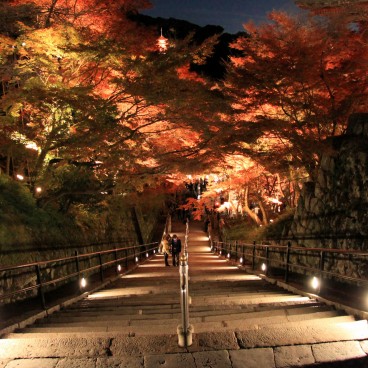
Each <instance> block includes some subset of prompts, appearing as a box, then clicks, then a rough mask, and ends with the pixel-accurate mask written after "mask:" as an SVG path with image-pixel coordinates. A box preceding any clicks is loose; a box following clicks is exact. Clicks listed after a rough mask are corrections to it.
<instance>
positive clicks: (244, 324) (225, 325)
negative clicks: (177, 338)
mask: <svg viewBox="0 0 368 368" xmlns="http://www.w3.org/2000/svg"><path fill="white" fill-rule="evenodd" d="M353 321H354V319H353V318H352V317H350V316H340V317H331V316H327V315H326V316H316V318H314V319H310V320H303V321H295V322H290V321H288V320H287V319H286V318H284V317H282V316H278V317H276V316H273V317H270V318H264V319H263V320H262V319H258V318H250V319H247V320H243V319H239V320H237V321H235V320H223V321H196V320H195V319H193V320H191V321H190V322H191V323H192V324H193V326H194V332H195V333H203V332H212V333H219V332H223V331H246V330H254V329H259V328H262V327H272V328H276V329H277V328H280V329H283V328H284V327H285V326H288V327H290V328H291V327H293V326H295V327H298V328H299V327H304V328H306V327H308V328H310V327H312V326H317V327H318V326H321V325H323V326H324V327H325V328H329V327H330V326H337V325H339V324H342V323H348V322H353ZM179 324H180V319H176V320H175V319H172V320H164V321H148V320H142V321H137V320H136V321H122V322H115V323H112V322H111V321H110V322H103V321H99V322H97V323H92V322H84V323H81V322H75V323H69V324H64V325H60V324H45V325H41V326H36V325H34V326H33V327H29V328H25V329H21V330H19V331H18V332H20V333H25V332H27V333H32V334H33V333H39V334H41V333H64V334H66V333H72V334H73V333H81V332H88V333H89V332H95V333H96V334H98V333H99V332H119V333H122V334H128V335H162V334H164V335H165V334H168V333H169V334H170V333H175V331H176V328H177V326H178V325H179ZM149 327H152V328H149Z"/></svg>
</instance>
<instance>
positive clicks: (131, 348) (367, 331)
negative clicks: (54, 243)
mask: <svg viewBox="0 0 368 368" xmlns="http://www.w3.org/2000/svg"><path fill="white" fill-rule="evenodd" d="M175 231H176V233H177V234H178V235H179V237H182V238H183V237H184V236H183V231H184V228H183V226H182V225H180V224H176V228H175ZM204 235H205V234H204V233H203V232H202V231H201V230H200V229H199V226H196V224H192V225H191V231H190V236H189V275H190V281H189V294H190V296H191V305H190V323H191V324H192V325H193V326H194V334H193V345H192V346H190V347H188V348H180V347H178V337H177V333H176V329H177V326H178V325H179V324H180V321H181V314H180V296H179V292H180V291H179V268H178V267H173V266H171V267H165V266H164V260H163V256H162V255H157V256H156V257H154V258H153V259H151V260H149V261H147V262H145V263H144V264H142V265H140V266H139V267H138V268H137V269H136V270H134V271H133V272H130V273H128V274H126V275H124V276H122V277H121V278H119V279H118V280H117V281H115V282H114V283H112V284H111V285H109V287H108V288H105V289H103V290H100V291H97V292H94V293H92V294H90V295H88V296H87V297H85V298H84V299H82V300H80V301H79V302H77V303H75V304H72V305H71V306H69V307H66V308H62V309H61V310H60V311H58V312H56V313H53V314H50V315H49V316H48V317H47V318H44V319H40V320H37V321H36V322H35V323H34V324H32V325H29V326H27V327H25V328H22V329H19V330H16V331H14V332H13V333H9V334H7V335H6V336H4V337H3V339H1V340H0V368H3V367H4V368H13V367H40V368H42V367H45V368H48V367H57V368H60V367H82V366H83V367H84V368H89V367H94V368H96V367H147V368H148V367H149V368H151V367H168V368H177V367H178V368H181V367H183V368H192V367H193V368H194V367H197V368H202V367H213V368H222V367H224V368H227V367H229V368H240V367H257V368H267V367H294V366H327V365H326V364H328V366H332V365H331V364H334V365H333V366H340V365H341V364H342V365H341V367H349V366H351V367H367V366H368V360H367V355H366V354H367V353H368V328H367V321H366V320H356V319H355V318H354V317H353V316H351V315H347V314H345V313H344V312H341V311H338V310H335V309H334V308H333V307H331V306H327V305H326V304H323V303H321V302H319V301H317V300H315V299H311V298H309V297H307V296H303V295H297V294H293V293H291V292H288V291H285V290H284V289H281V288H279V287H277V286H275V285H272V284H270V283H267V282H266V281H265V280H263V279H261V278H260V277H258V276H256V275H251V274H247V273H245V272H244V271H243V270H240V269H239V268H238V267H236V266H234V265H231V264H230V263H229V262H228V261H226V260H224V259H219V258H218V257H217V256H215V255H213V254H211V253H210V252H209V247H208V242H207V239H206V237H205V236H204ZM349 364H350V365H349Z"/></svg>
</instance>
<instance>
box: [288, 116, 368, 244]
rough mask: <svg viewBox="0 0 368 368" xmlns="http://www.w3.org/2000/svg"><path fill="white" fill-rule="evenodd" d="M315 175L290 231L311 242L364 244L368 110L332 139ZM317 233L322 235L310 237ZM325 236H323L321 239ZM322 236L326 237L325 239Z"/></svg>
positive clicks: (367, 225) (367, 228)
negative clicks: (367, 112)
mask: <svg viewBox="0 0 368 368" xmlns="http://www.w3.org/2000/svg"><path fill="white" fill-rule="evenodd" d="M331 148H332V149H331V151H330V152H329V153H327V154H325V155H324V156H323V158H322V162H321V167H320V170H319V172H318V177H317V181H316V182H315V183H312V182H309V183H306V184H305V187H304V191H303V193H302V195H301V197H300V200H299V203H298V207H297V210H296V213H295V216H294V221H293V224H292V226H291V230H290V236H292V237H295V238H298V239H300V238H302V239H303V238H304V240H303V241H302V242H301V243H303V244H304V245H308V246H319V245H322V246H324V247H328V248H342V249H364V248H365V243H364V238H365V237H367V236H368V211H367V210H368V114H355V115H352V116H351V117H350V119H349V124H348V128H347V131H346V134H344V135H342V136H339V137H335V138H333V139H332V141H331ZM314 237H318V238H321V237H322V239H319V240H318V241H315V240H313V239H308V238H314ZM323 238H324V239H323ZM321 242H322V243H321Z"/></svg>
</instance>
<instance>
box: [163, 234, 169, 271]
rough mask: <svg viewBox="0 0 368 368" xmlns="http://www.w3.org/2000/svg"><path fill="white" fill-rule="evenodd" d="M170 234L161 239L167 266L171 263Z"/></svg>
mask: <svg viewBox="0 0 368 368" xmlns="http://www.w3.org/2000/svg"><path fill="white" fill-rule="evenodd" d="M169 240H170V235H167V236H166V237H164V238H163V239H162V240H161V249H162V252H163V253H164V259H165V266H166V267H168V266H170V265H169V254H170V242H169Z"/></svg>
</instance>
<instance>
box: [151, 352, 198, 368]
mask: <svg viewBox="0 0 368 368" xmlns="http://www.w3.org/2000/svg"><path fill="white" fill-rule="evenodd" d="M172 367H175V368H197V366H196V364H195V362H194V357H193V355H192V354H190V353H181V354H160V355H147V356H145V357H144V368H172Z"/></svg>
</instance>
